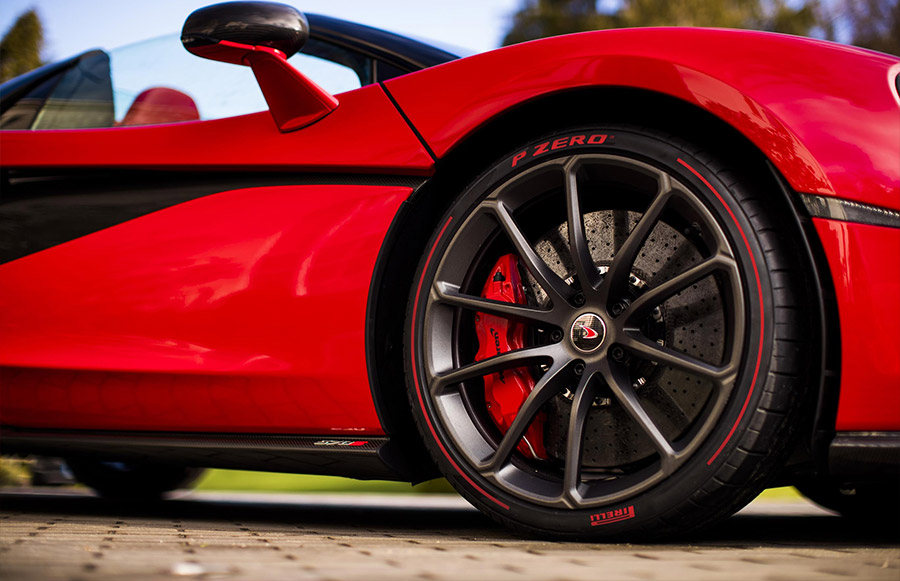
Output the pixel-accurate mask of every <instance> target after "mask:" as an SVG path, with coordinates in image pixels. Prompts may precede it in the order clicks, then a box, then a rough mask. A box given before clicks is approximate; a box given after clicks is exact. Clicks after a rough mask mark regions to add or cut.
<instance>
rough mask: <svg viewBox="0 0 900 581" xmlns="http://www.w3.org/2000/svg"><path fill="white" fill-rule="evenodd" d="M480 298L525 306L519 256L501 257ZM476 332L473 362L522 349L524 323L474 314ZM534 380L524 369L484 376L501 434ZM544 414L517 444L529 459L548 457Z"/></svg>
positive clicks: (536, 419)
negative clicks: (475, 348)
mask: <svg viewBox="0 0 900 581" xmlns="http://www.w3.org/2000/svg"><path fill="white" fill-rule="evenodd" d="M481 296H483V297H484V298H486V299H492V300H495V301H503V302H507V303H518V304H520V305H524V304H526V302H527V301H526V299H525V287H524V286H522V280H521V277H520V276H519V269H518V257H516V255H515V254H507V255H506V256H501V257H500V259H499V260H497V263H496V264H495V265H494V268H493V269H492V270H491V274H490V276H489V277H488V280H487V282H486V283H485V285H484V290H483V291H482V292H481ZM475 331H476V333H477V334H478V353H477V354H476V355H475V361H481V360H482V359H487V358H489V357H495V356H497V355H500V354H501V353H506V352H507V351H512V350H513V349H521V348H522V347H524V346H525V324H524V323H521V322H517V321H511V320H509V319H506V318H503V317H498V316H496V315H488V314H486V313H476V314H475ZM532 389H534V379H533V378H532V377H531V373H530V372H529V371H528V369H526V368H524V367H519V368H516V369H506V370H503V371H499V372H497V373H492V374H491V375H486V376H485V377H484V399H485V402H486V403H487V409H488V411H489V412H490V414H491V418H493V420H494V423H496V424H497V427H498V428H500V432H501V433H504V434H505V433H506V432H507V430H509V427H510V425H512V422H513V420H514V419H516V414H518V413H519V408H521V407H522V403H523V402H524V401H525V398H527V397H528V394H529V393H531V390H532ZM544 417H545V416H544V413H543V412H540V413H538V414H537V415H536V416H535V418H534V421H532V423H531V425H530V426H529V427H528V430H527V431H526V432H525V436H524V437H523V438H522V441H521V442H519V451H520V452H521V453H522V454H524V455H525V456H526V457H528V458H544V459H546V458H547V452H546V450H545V449H544Z"/></svg>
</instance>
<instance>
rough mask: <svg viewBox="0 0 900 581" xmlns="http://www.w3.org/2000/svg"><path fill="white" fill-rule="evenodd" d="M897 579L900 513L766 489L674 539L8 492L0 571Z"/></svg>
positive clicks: (447, 506)
mask: <svg viewBox="0 0 900 581" xmlns="http://www.w3.org/2000/svg"><path fill="white" fill-rule="evenodd" d="M123 577H127V578H128V579H172V578H201V579H254V580H255V579H278V580H281V579H311V580H312V579H317V580H356V579H359V580H365V581H375V580H381V579H384V580H391V581H394V580H398V579H422V580H441V579H448V580H449V579H453V580H467V579H479V580H480V579H490V580H492V581H499V580H506V579H509V580H525V579H529V580H530V579H548V580H573V581H574V580H578V581H583V580H587V579H601V580H603V581H611V580H618V579H622V580H631V579H642V580H646V579H684V580H690V581H705V580H716V581H720V580H723V579H728V580H729V581H738V580H743V579H766V580H771V581H779V580H793V579H809V580H828V579H835V580H839V579H866V580H878V579H888V580H892V581H900V518H898V516H897V515H891V517H890V518H888V517H887V516H886V515H876V516H875V517H874V518H873V521H872V522H871V523H866V524H862V525H852V524H850V523H848V522H847V521H846V520H845V519H842V518H839V517H836V516H833V515H831V514H829V513H827V512H825V511H823V510H821V509H818V508H816V507H814V506H813V505H811V504H808V503H804V502H793V503H770V502H759V501H758V502H756V503H754V504H751V505H750V506H749V507H748V508H746V509H745V510H744V511H742V512H741V513H739V514H738V515H735V516H734V517H732V518H730V519H728V520H727V521H725V522H724V523H722V524H720V525H719V526H717V527H715V528H713V529H712V530H709V531H708V532H706V533H704V534H703V535H702V536H697V537H691V538H684V539H677V540H675V541H672V542H670V543H667V544H654V545H630V544H587V543H552V542H541V541H535V540H524V539H520V538H517V537H515V536H513V535H511V534H509V533H508V532H507V531H506V530H505V529H503V528H501V527H499V526H497V525H495V524H494V523H493V522H492V521H490V520H489V519H487V518H486V517H483V516H482V515H481V514H480V513H478V512H477V511H475V510H474V509H472V508H470V507H469V506H468V505H467V504H466V503H465V502H464V501H463V500H462V499H460V498H456V497H450V496H427V495H415V496H412V495H411V496H375V495H368V496H361V495H299V494H297V495H283V494H279V495H268V494H211V493H192V494H189V495H187V496H184V497H182V498H179V499H176V500H170V501H167V502H164V503H159V504H154V505H146V506H133V505H129V506H125V505H120V504H115V503H110V502H107V501H104V500H101V499H99V498H95V497H93V496H90V495H89V494H88V493H85V492H78V491H75V492H72V491H68V492H60V493H56V494H49V493H45V492H37V491H34V490H19V491H12V492H9V491H5V492H0V579H7V580H16V581H18V580H30V579H41V580H43V579H49V580H53V579H63V580H67V581H68V580H72V581H74V580H83V581H89V580H93V579H111V578H123Z"/></svg>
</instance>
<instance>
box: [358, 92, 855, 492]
mask: <svg viewBox="0 0 900 581" xmlns="http://www.w3.org/2000/svg"><path fill="white" fill-rule="evenodd" d="M598 103H600V104H601V106H598ZM648 112H649V114H648ZM585 123H613V124H620V123H632V124H634V123H641V124H643V125H645V126H647V127H652V128H654V129H660V130H663V131H666V132H669V133H671V134H673V135H676V136H679V137H681V138H683V139H686V140H690V141H692V142H693V143H696V144H698V145H709V144H711V143H716V144H717V147H718V148H719V149H721V150H722V154H723V157H725V158H726V159H731V160H732V161H733V162H734V163H735V165H736V167H739V168H740V169H741V170H743V172H744V173H746V175H747V176H752V178H753V179H757V180H759V181H760V185H764V186H765V187H766V188H767V190H768V191H771V192H773V193H772V201H773V202H774V203H777V204H779V205H780V206H781V209H782V211H783V212H785V213H786V220H785V223H786V224H787V225H789V227H791V228H792V229H794V234H796V235H797V236H798V237H799V238H802V239H803V240H805V241H806V242H807V243H806V244H805V246H806V248H805V249H804V254H805V255H804V256H803V260H804V262H805V263H806V264H807V265H808V266H809V268H810V284H809V286H810V289H811V291H813V292H814V294H815V295H816V300H817V302H818V303H819V304H820V305H822V306H823V310H824V309H828V308H829V306H828V305H827V304H825V300H824V299H823V298H822V296H821V295H822V291H821V288H822V285H824V286H825V288H826V289H827V288H828V285H830V284H831V282H830V273H829V272H828V270H827V267H825V268H823V265H824V264H825V263H824V253H823V252H822V251H821V249H819V248H817V245H816V241H815V240H811V241H810V236H811V235H814V234H813V231H812V230H811V229H808V228H806V227H805V226H804V223H806V222H809V219H808V217H807V216H806V215H805V212H804V211H803V210H802V202H801V201H800V199H799V196H798V195H797V193H796V192H795V191H794V190H793V189H792V188H791V187H790V185H789V182H788V180H787V179H786V178H785V177H784V176H783V175H782V174H781V173H780V171H779V170H778V169H777V167H776V166H775V164H774V163H773V162H772V160H770V159H769V158H768V157H767V156H766V155H765V153H764V152H762V151H761V150H760V149H759V148H758V147H757V146H756V145H755V144H754V143H752V142H751V141H750V140H749V139H748V138H747V137H746V136H744V135H743V134H742V133H741V132H740V131H738V130H737V129H735V128H734V127H733V126H731V125H729V124H728V123H726V122H725V121H723V120H722V119H720V118H718V117H716V116H715V115H713V114H711V113H710V112H708V111H706V110H704V109H702V108H700V107H698V106H696V105H693V104H690V103H687V102H685V101H683V100H680V99H677V98H674V97H671V96H669V95H666V94H662V93H657V92H653V91H646V90H641V89H630V88H620V87H603V88H596V87H595V88H583V89H576V90H569V91H561V92H556V93H552V94H548V95H543V96H541V97H539V98H537V99H534V100H532V101H529V102H527V103H524V104H522V105H520V106H518V107H515V108H512V109H509V110H507V111H504V112H503V113H501V114H500V115H497V116H496V117H494V118H493V119H491V120H490V121H489V122H488V123H486V124H484V125H482V126H481V127H479V128H477V129H476V130H475V131H473V132H471V133H470V134H468V135H467V136H466V137H465V138H464V139H463V140H461V141H460V142H459V143H457V144H455V146H454V147H453V149H451V150H450V151H449V152H448V153H447V154H446V155H445V156H444V157H442V158H441V159H439V160H438V161H437V162H436V166H435V175H434V176H433V177H432V178H430V179H429V180H428V181H427V182H425V183H424V184H422V185H421V186H420V187H419V188H417V189H416V190H415V191H414V193H413V194H412V195H411V196H410V198H409V199H408V200H407V201H406V202H405V204H404V206H403V208H401V210H400V211H399V212H398V214H397V216H395V218H394V222H393V223H392V225H391V228H390V231H389V233H388V236H387V237H386V238H385V241H384V243H383V245H382V249H381V251H380V253H379V258H378V263H377V264H376V268H375V273H374V275H373V279H372V280H373V283H372V285H371V290H370V295H369V304H368V309H367V317H366V318H367V320H366V338H367V341H366V343H367V347H366V350H367V362H368V365H369V376H370V382H371V384H372V393H373V398H374V399H375V402H376V407H377V408H378V410H379V417H380V418H381V419H382V424H383V427H384V429H385V431H386V433H387V434H388V435H391V436H397V437H399V438H402V439H404V440H411V439H417V438H418V435H417V432H416V430H415V426H414V424H413V420H412V414H411V412H410V410H409V406H408V402H407V400H406V396H405V391H404V389H405V388H404V369H403V353H402V345H403V324H402V320H403V313H404V312H405V309H406V301H407V295H406V291H407V290H408V289H409V287H410V284H412V279H413V273H414V271H415V269H416V265H417V263H418V260H419V258H420V257H421V255H422V252H424V251H425V248H426V245H427V243H428V240H429V238H430V236H431V234H432V233H433V231H434V228H435V227H436V226H437V225H438V222H439V220H440V219H441V217H442V216H443V215H444V213H445V211H447V210H448V209H449V207H450V205H451V203H452V201H453V199H454V197H455V195H456V193H458V191H459V188H461V187H463V186H464V185H465V184H466V183H468V182H469V181H471V180H472V179H474V178H475V177H476V176H477V175H478V174H479V173H481V172H482V171H483V170H484V169H485V168H486V167H488V166H489V165H490V164H491V163H492V162H493V161H494V160H496V159H498V158H500V157H501V156H503V155H504V154H508V153H510V151H511V150H512V149H513V148H514V147H515V146H516V144H518V143H523V142H528V141H529V140H530V139H533V138H535V137H537V136H539V135H542V134H546V133H549V132H551V131H554V130H559V129H562V128H565V127H567V126H575V125H579V124H585ZM723 143H724V144H727V146H726V147H724V148H723V147H722V144H723ZM817 250H818V251H817ZM819 282H821V284H819ZM833 308H835V309H836V307H833ZM826 318H827V317H825V318H822V319H821V321H822V323H821V324H822V325H824V320H825V319H826ZM833 320H837V319H836V317H834V318H833ZM816 324H819V322H816ZM822 335H823V336H824V337H827V343H825V342H824V341H823V347H822V353H821V354H820V357H819V359H821V360H822V361H823V362H824V360H825V357H824V355H825V354H826V353H828V354H829V355H830V357H829V359H832V357H833V354H834V353H835V349H839V345H837V344H838V343H839V336H838V335H837V334H835V333H834V332H828V333H825V332H823V333H822ZM832 360H833V359H832ZM829 371H831V370H829ZM821 375H822V376H824V375H825V372H824V371H823V372H822V374H821ZM820 382H821V379H820ZM813 391H815V388H813ZM818 392H819V399H820V401H819V402H818V404H817V407H818V410H819V411H818V412H817V414H816V416H817V419H816V428H815V429H813V430H810V435H811V438H810V439H803V441H802V442H801V443H800V446H799V448H805V449H806V450H809V449H811V448H813V447H818V446H821V444H823V443H824V447H825V451H826V452H827V442H821V438H818V439H817V438H813V437H812V435H813V433H818V431H819V430H822V429H824V430H826V431H827V430H828V429H829V418H830V422H831V423H830V430H831V431H832V432H833V426H834V422H833V419H834V409H836V402H837V391H836V386H830V387H829V386H825V385H820V386H819V389H818ZM817 440H819V441H817ZM421 451H424V450H420V449H419V445H418V443H416V444H415V445H412V446H411V453H414V454H416V455H417V456H418V455H419V452H421ZM798 451H799V454H797V455H796V456H797V457H798V458H799V462H800V463H803V464H804V465H806V464H808V460H809V459H810V457H814V458H817V459H824V456H825V454H820V453H816V452H813V453H812V454H810V453H809V452H808V451H804V450H798ZM427 464H428V467H429V468H430V467H431V462H430V461H429V462H428V463H427ZM813 465H814V468H813V470H814V471H820V470H823V469H825V467H824V465H822V464H821V462H815V463H814V464H813ZM426 472H427V473H428V474H430V473H431V470H426ZM423 477H424V476H423Z"/></svg>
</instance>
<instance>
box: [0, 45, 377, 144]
mask: <svg viewBox="0 0 900 581" xmlns="http://www.w3.org/2000/svg"><path fill="white" fill-rule="evenodd" d="M307 48H308V49H309V50H307V52H306V53H299V54H296V55H294V56H293V57H291V58H290V60H289V62H290V63H291V64H292V65H293V66H294V67H295V68H297V69H298V70H300V71H302V72H303V74H305V75H306V76H308V77H309V78H311V79H312V80H313V81H314V82H316V83H317V84H319V85H320V86H322V87H323V88H324V89H325V90H326V91H328V92H330V93H332V94H338V93H343V92H345V91H350V90H353V89H357V88H359V87H361V86H362V85H365V84H369V83H371V82H372V69H373V66H372V62H371V59H368V58H367V57H363V56H362V55H359V54H357V53H353V52H350V51H348V50H346V49H343V48H341V47H337V46H334V45H330V44H328V43H323V42H314V41H312V40H311V41H310V43H308V46H307ZM267 108H268V106H267V105H266V101H265V99H264V98H263V95H262V92H261V91H260V89H259V86H258V85H257V83H256V79H255V77H254V76H253V71H252V70H250V68H249V67H242V66H237V65H230V64H225V63H218V62H213V61H209V60H205V59H201V58H198V57H196V56H193V55H191V54H190V53H188V52H187V51H186V50H184V48H183V47H182V46H181V39H180V37H179V35H177V34H173V35H168V36H164V37H160V38H156V39H152V40H148V41H144V42H140V43H136V44H133V45H129V46H125V47H122V48H120V49H116V50H113V51H109V53H105V52H103V51H93V52H91V53H88V54H87V55H85V56H83V57H82V58H81V59H80V60H79V62H78V64H77V65H75V66H73V67H70V68H68V69H66V70H65V71H63V72H60V73H57V74H56V75H53V76H51V77H50V78H48V79H47V80H45V81H43V82H42V83H41V84H40V85H38V86H36V87H35V88H33V89H32V90H31V91H29V93H28V94H26V95H25V96H23V97H21V98H20V99H19V100H18V101H16V102H15V103H14V104H13V105H12V106H11V107H9V108H8V109H6V110H5V111H3V114H2V117H0V129H78V128H91V127H124V126H137V125H158V124H163V123H179V122H183V121H197V120H208V119H221V118H223V117H233V116H236V115H244V114H247V113H255V112H257V111H265V110H266V109H267Z"/></svg>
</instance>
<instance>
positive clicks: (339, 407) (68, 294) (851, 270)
mask: <svg viewBox="0 0 900 581" xmlns="http://www.w3.org/2000/svg"><path fill="white" fill-rule="evenodd" d="M897 73H900V64H898V61H897V59H895V58H893V57H888V56H886V55H879V54H876V53H872V52H867V51H862V50H857V49H852V48H847V47H840V46H838V45H832V44H828V43H821V42H815V41H809V40H800V39H797V38H793V37H784V36H774V35H767V34H762V33H753V32H733V31H732V32H726V31H719V30H687V29H655V30H620V31H603V32H595V33H585V34H582V35H571V36H566V37H560V38H555V39H548V40H545V41H540V42H534V43H526V44H523V45H519V46H514V47H509V48H506V49H501V50H498V51H494V52H491V53H486V54H483V55H477V56H475V57H471V58H468V59H463V60H460V61H456V62H452V63H448V64H445V65H441V66H439V67H435V68H432V69H428V70H425V71H421V72H419V73H414V74H410V75H407V76H405V77H401V78H397V79H393V80H391V81H388V82H387V83H386V85H387V87H388V88H389V90H390V92H391V94H392V96H393V97H394V98H395V99H396V100H397V102H398V103H399V104H400V106H401V107H402V109H403V111H404V113H405V114H406V115H407V116H408V117H409V119H410V120H411V122H412V123H413V124H414V126H415V127H416V129H417V130H418V132H419V133H420V134H421V135H422V136H423V138H424V140H425V141H426V142H427V144H428V145H429V146H430V148H431V149H432V150H433V151H434V152H435V154H436V155H437V156H438V157H443V156H445V155H446V154H447V153H448V152H450V151H451V150H452V149H453V148H454V147H456V146H458V145H459V144H460V143H461V142H462V141H463V140H464V139H465V138H466V137H467V136H469V135H471V134H472V132H473V131H475V130H476V129H477V128H478V127H479V126H481V125H483V124H485V123H487V122H488V121H489V120H490V119H491V118H493V117H495V116H497V115H500V114H502V113H504V112H506V111H508V110H510V109H511V108H514V107H516V106H517V105H520V104H522V103H524V102H527V101H531V100H534V99H537V98H540V97H542V96H545V95H550V94H553V93H557V92H560V91H567V90H572V89H578V88H588V87H602V86H620V87H633V88H637V89H645V90H649V91H656V92H660V93H664V94H667V95H670V96H672V97H675V98H678V99H682V100H684V101H685V102H688V103H692V104H694V105H697V106H698V107H701V108H703V109H705V110H706V111H709V112H710V113H712V114H714V115H716V116H718V117H719V118H721V119H722V120H723V121H725V122H726V123H729V124H731V125H732V126H733V127H734V128H735V129H737V130H738V131H740V132H742V133H743V134H744V135H746V136H747V138H748V139H750V140H751V141H752V142H753V143H755V144H756V145H757V146H758V147H759V148H760V150H761V151H763V152H764V153H765V154H766V155H767V156H768V157H769V159H770V160H771V161H772V162H773V163H774V164H775V165H776V166H777V167H778V168H779V170H780V171H781V172H782V174H783V175H784V176H785V177H786V178H787V179H788V181H789V182H790V184H791V186H792V187H793V188H794V189H795V190H797V191H801V192H809V193H818V194H822V195H837V196H840V197H843V198H848V199H852V200H857V201H860V202H865V203H871V204H876V205H879V206H884V207H888V208H896V209H900V163H898V160H900V122H898V119H900V103H898V99H897V96H896V95H895V94H894V92H893V89H892V85H891V83H892V82H893V78H894V76H896V74H897ZM339 100H340V105H339V106H338V107H337V109H335V110H334V111H333V112H332V113H331V114H329V115H328V116H327V117H325V118H324V119H321V120H320V121H318V122H316V123H314V124H313V125H311V126H309V127H305V128H303V129H302V130H299V131H296V132H293V133H288V134H282V133H280V132H279V131H278V128H277V127H276V125H275V123H273V122H272V117H271V116H270V114H269V113H268V112H261V113H256V114H252V115H246V116H242V117H235V118H229V119H221V120H216V121H204V122H187V123H180V124H171V125H162V126H149V127H119V128H110V129H93V130H56V131H35V132H29V131H4V132H3V133H2V140H3V144H2V147H3V152H2V155H3V157H2V163H3V166H4V168H48V169H50V170H52V169H54V168H87V169H90V168H106V167H111V168H120V169H131V168H135V169H198V170H210V169H217V168H221V169H229V170H235V171H239V170H265V169H273V170H282V171H283V170H303V171H322V172H325V171H327V172H335V173H337V172H341V173H393V174H401V173H402V174H408V175H430V174H431V173H432V171H433V161H434V160H433V159H432V157H431V156H430V155H429V153H428V152H427V151H426V149H425V148H424V147H423V145H422V143H420V142H419V140H418V139H417V138H416V137H415V134H414V133H413V132H412V131H411V130H410V128H409V126H408V125H407V123H406V121H405V120H404V119H403V117H402V116H401V115H400V113H399V112H398V111H397V110H396V108H395V107H394V106H393V104H392V103H391V101H390V99H389V98H388V97H387V95H385V93H384V91H383V89H382V88H381V87H380V86H378V85H372V86H368V87H364V88H362V89H358V90H356V91H351V92H348V93H344V94H342V95H340V96H339ZM485 162H487V160H485ZM408 194H409V189H407V188H399V187H372V186H282V187H266V188H255V189H247V190H236V191H230V192H223V193H219V194H215V195H212V196H207V197H205V198H200V199H197V200H194V201H191V202H187V203H183V204H180V205H177V206H173V207H170V208H167V209H165V210H161V211H158V212H155V213H153V214H149V215H146V216H143V217H141V218H138V219H135V220H131V221H129V222H124V223H122V224H119V225H117V226H114V227H111V228H108V229H106V230H102V231H99V232H95V233H94V234H90V235H88V236H84V237H81V238H78V239H75V240H72V241H70V242H67V243H64V244H62V245H59V246H55V247H52V248H50V249H47V250H44V251H41V252H38V253H36V254H32V255H29V256H26V257H24V258H20V259H18V260H15V261H13V262H10V263H7V264H3V265H0V374H2V375H0V403H2V405H0V422H2V423H4V424H11V425H20V426H34V427H53V428H81V429H141V430H177V431H229V432H240V431H246V432H290V433H304V432H305V433H323V432H329V431H334V432H336V433H344V434H353V433H365V434H380V433H382V428H381V426H380V425H379V422H378V419H377V416H376V414H375V410H374V405H373V403H372V398H371V394H370V390H369V385H368V379H367V374H366V362H365V354H364V344H363V343H364V325H365V315H366V311H365V309H366V298H367V295H368V292H369V285H370V282H371V275H372V272H373V266H374V263H375V257H376V254H377V252H378V250H379V249H380V247H381V244H382V242H383V239H384V236H385V233H386V231H387V228H388V225H389V224H390V222H391V220H392V218H393V217H394V214H395V212H396V210H397V208H398V207H399V204H400V203H401V202H402V200H404V199H405V198H406V196H407V195H408ZM816 228H817V230H818V232H819V234H820V236H821V237H822V242H823V245H824V247H825V250H826V252H827V254H828V260H829V264H830V265H831V268H832V276H833V277H834V283H835V288H836V291H837V297H838V301H839V310H840V324H841V331H842V336H841V342H842V361H841V369H842V386H841V401H840V410H839V415H838V424H837V428H838V429H839V430H900V369H898V368H900V359H898V357H897V356H896V354H897V353H900V339H898V337H900V334H898V333H897V332H896V323H897V321H898V320H900V269H898V263H897V256H898V255H900V250H898V246H900V230H897V229H887V228H878V227H871V226H861V225H858V224H847V223H842V222H831V221H825V220H817V221H816Z"/></svg>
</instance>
